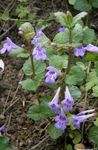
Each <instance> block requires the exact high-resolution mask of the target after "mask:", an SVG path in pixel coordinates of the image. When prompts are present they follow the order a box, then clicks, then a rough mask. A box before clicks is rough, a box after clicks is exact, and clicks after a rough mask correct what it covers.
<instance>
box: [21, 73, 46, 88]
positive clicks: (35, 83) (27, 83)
mask: <svg viewBox="0 0 98 150" xmlns="http://www.w3.org/2000/svg"><path fill="white" fill-rule="evenodd" d="M43 78H44V76H43V74H40V75H37V76H35V77H34V79H33V80H32V79H26V80H23V81H21V82H20V84H21V85H22V88H23V89H24V90H29V91H36V90H37V88H38V87H39V86H40V84H41V82H42V80H43Z"/></svg>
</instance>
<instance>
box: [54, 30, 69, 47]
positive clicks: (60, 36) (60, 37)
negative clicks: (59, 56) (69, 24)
mask: <svg viewBox="0 0 98 150" xmlns="http://www.w3.org/2000/svg"><path fill="white" fill-rule="evenodd" d="M53 42H54V43H57V44H65V43H68V42H69V30H68V29H67V28H66V29H65V32H60V33H57V34H56V35H55V37H54V40H53Z"/></svg>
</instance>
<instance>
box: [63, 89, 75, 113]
mask: <svg viewBox="0 0 98 150" xmlns="http://www.w3.org/2000/svg"><path fill="white" fill-rule="evenodd" d="M61 104H62V108H63V110H64V111H69V110H72V109H73V105H74V100H73V98H72V96H71V94H70V92H69V89H68V87H66V91H65V99H64V100H63V101H62V102H61Z"/></svg>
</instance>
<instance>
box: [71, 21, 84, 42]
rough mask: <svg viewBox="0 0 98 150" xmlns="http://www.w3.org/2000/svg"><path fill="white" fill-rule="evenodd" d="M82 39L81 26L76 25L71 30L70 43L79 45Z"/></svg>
mask: <svg viewBox="0 0 98 150" xmlns="http://www.w3.org/2000/svg"><path fill="white" fill-rule="evenodd" d="M82 38H83V29H82V26H81V25H80V24H79V23H77V24H76V25H75V27H74V28H73V30H72V39H73V40H72V41H73V43H78V42H79V43H80V42H81V40H82Z"/></svg>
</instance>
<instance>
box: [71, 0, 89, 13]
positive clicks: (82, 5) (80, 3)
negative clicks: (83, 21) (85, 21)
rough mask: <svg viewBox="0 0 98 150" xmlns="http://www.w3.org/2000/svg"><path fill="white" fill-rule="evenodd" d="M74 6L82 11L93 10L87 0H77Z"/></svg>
mask: <svg viewBox="0 0 98 150" xmlns="http://www.w3.org/2000/svg"><path fill="white" fill-rule="evenodd" d="M74 8H75V9H77V10H80V11H87V12H89V11H91V9H92V7H91V5H90V4H89V2H88V1H87V0H76V2H75V4H74Z"/></svg>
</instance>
